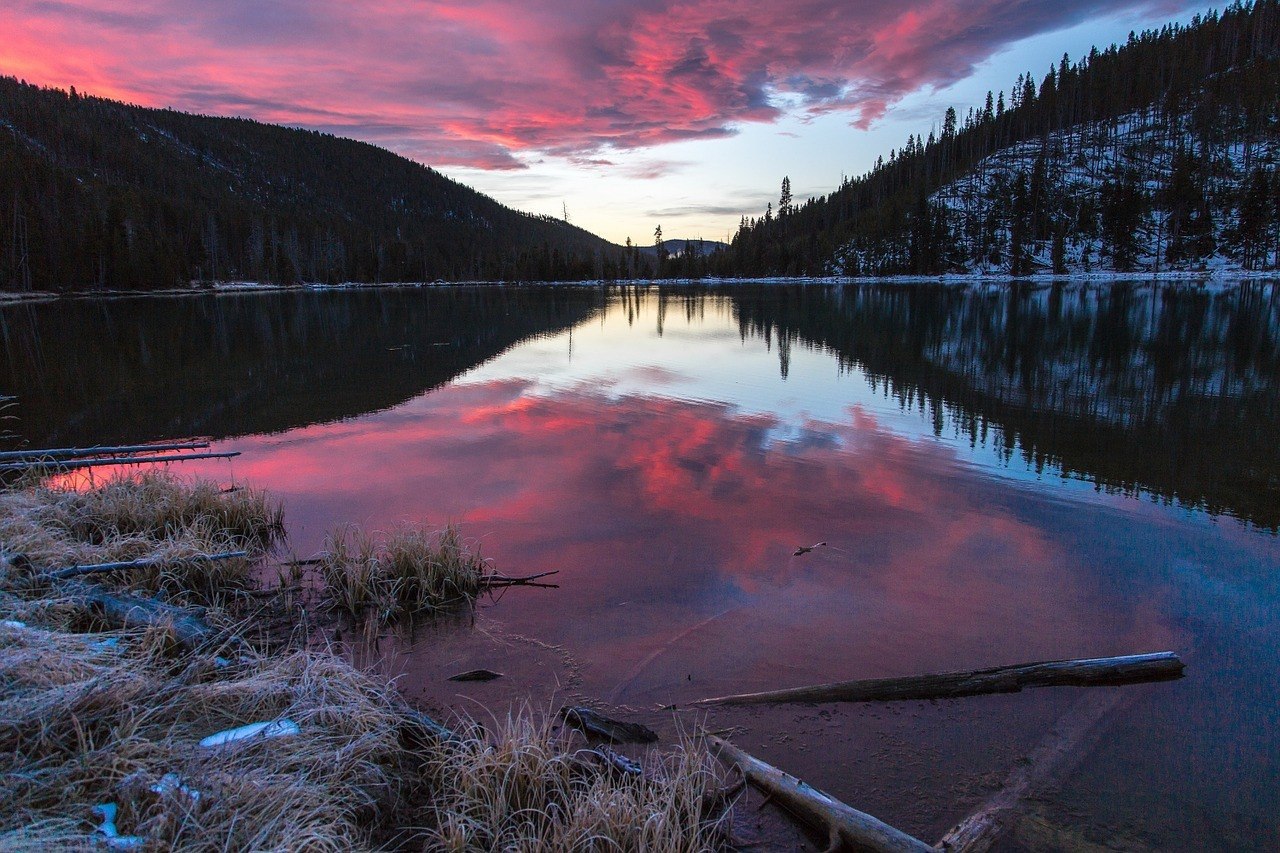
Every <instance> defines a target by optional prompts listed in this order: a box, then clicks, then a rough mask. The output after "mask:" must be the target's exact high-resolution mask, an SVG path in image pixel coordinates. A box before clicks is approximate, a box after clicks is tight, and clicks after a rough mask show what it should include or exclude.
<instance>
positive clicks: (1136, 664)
mask: <svg viewBox="0 0 1280 853" xmlns="http://www.w3.org/2000/svg"><path fill="white" fill-rule="evenodd" d="M1185 667H1186V664H1184V663H1183V662H1182V660H1181V659H1180V658H1179V657H1178V656H1177V655H1176V654H1174V653H1173V652H1155V653H1152V654H1142V655H1124V656H1122V657H1110V658H1084V659H1079V660H1057V661H1042V662H1039V663H1023V664H1016V665H1014V666H1000V667H995V668H993V669H977V670H965V671H961V672H942V673H934V674H931V675H911V676H906V677H902V678H868V679H860V680H857V681H838V682H835V683H833V684H818V685H814V686H811V687H792V688H789V689H786V690H768V691H765V692H762V693H737V694H734V695H731V696H718V697H716V698H714V699H701V700H699V701H697V702H695V703H693V704H695V705H761V704H768V703H775V702H894V701H900V700H906V699H950V698H956V697H960V696H980V695H983V694H987V693H1018V692H1020V691H1021V690H1022V689H1023V688H1024V687H1093V686H1098V685H1118V684H1139V683H1142V682H1147V681H1168V680H1171V679H1175V678H1181V677H1182V671H1183V669H1184V668H1185Z"/></svg>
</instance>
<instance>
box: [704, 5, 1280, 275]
mask: <svg viewBox="0 0 1280 853" xmlns="http://www.w3.org/2000/svg"><path fill="white" fill-rule="evenodd" d="M1277 139H1280V7H1278V4H1277V0H1258V2H1255V3H1250V4H1237V5H1234V6H1232V7H1230V8H1229V9H1227V10H1225V11H1223V12H1222V13H1216V12H1214V13H1210V14H1208V15H1207V16H1204V17H1197V18H1196V19H1194V20H1193V22H1192V23H1191V24H1189V25H1187V26H1174V25H1170V26H1166V27H1164V28H1162V29H1160V30H1156V31H1148V32H1144V33H1142V34H1133V35H1131V36H1130V38H1129V41H1128V43H1127V44H1125V45H1123V46H1112V47H1111V48H1109V49H1107V50H1101V51H1100V50H1097V49H1095V50H1093V51H1092V52H1091V53H1090V55H1089V56H1088V57H1085V58H1084V59H1081V60H1080V61H1078V62H1074V63H1073V62H1071V61H1070V58H1069V57H1066V56H1064V57H1063V58H1062V60H1061V61H1060V62H1057V63H1054V65H1053V66H1051V67H1050V68H1049V70H1048V72H1047V73H1045V74H1044V76H1043V78H1040V80H1039V83H1038V84H1037V77H1036V76H1033V75H1031V74H1026V75H1023V76H1021V77H1020V78H1019V79H1018V81H1017V82H1016V84H1015V85H1014V87H1013V89H1012V92H1011V94H1009V95H1005V93H1003V92H1001V93H999V94H994V93H989V94H988V96H987V99H986V104H985V105H984V106H983V107H982V108H981V109H972V110H970V111H969V112H968V114H967V115H965V116H958V115H957V114H956V113H955V111H954V110H948V111H947V114H946V115H945V117H944V118H943V121H942V124H941V127H940V129H939V131H938V132H936V133H935V132H930V133H929V134H928V138H927V139H926V138H922V137H921V136H920V135H918V134H913V135H912V136H911V137H910V138H909V139H908V140H907V143H906V145H904V146H903V148H902V150H900V151H891V152H889V154H888V156H887V157H885V158H881V160H880V161H878V162H877V164H876V166H875V168H874V169H872V170H871V171H870V172H869V173H867V174H866V175H864V176H862V177H860V178H858V179H856V180H851V181H847V182H845V183H844V184H843V185H842V186H841V187H840V188H839V189H837V190H836V191H835V192H833V193H831V194H830V195H829V196H824V197H822V198H818V199H810V200H808V201H807V202H805V203H800V204H796V203H793V202H792V200H791V198H790V192H789V187H788V186H786V185H785V183H784V187H783V192H782V194H781V197H780V199H779V205H778V208H777V209H776V210H774V209H772V206H771V207H770V209H769V210H767V211H765V213H764V216H762V217H760V218H759V219H744V220H743V222H742V227H741V228H740V230H739V232H738V234H737V236H736V238H735V239H734V241H733V245H732V247H731V249H730V250H729V251H728V252H727V253H725V254H723V255H722V256H720V257H719V258H717V259H715V261H714V262H713V263H710V264H707V265H706V270H707V271H708V272H712V273H717V274H721V275H761V274H768V275H786V274H845V275H885V274H930V275H931V274H938V273H945V272H993V273H1012V274H1015V275H1023V274H1031V273H1036V272H1060V273H1061V272H1069V271H1083V270H1090V271H1093V270H1115V271H1129V270H1167V269H1190V270H1194V269H1205V268H1215V267H1230V268H1236V269H1243V270H1261V269H1275V268H1276V267H1277V265H1278V264H1280V171H1278V163H1280V147H1278V145H1277Z"/></svg>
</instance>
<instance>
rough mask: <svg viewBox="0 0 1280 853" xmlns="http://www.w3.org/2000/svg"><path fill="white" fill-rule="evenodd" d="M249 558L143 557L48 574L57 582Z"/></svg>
mask: <svg viewBox="0 0 1280 853" xmlns="http://www.w3.org/2000/svg"><path fill="white" fill-rule="evenodd" d="M248 556H249V552H248V551H225V552H223V553H221V554H194V555H192V556H190V557H143V558H142V559H140V560H123V561H121V562H119V563H89V564H86V565H82V566H67V567H66V568H63V569H54V570H53V571H51V572H49V573H48V577H51V578H53V579H55V580H66V579H67V578H78V577H80V576H82V575H96V574H102V573H104V572H115V571H119V570H121V569H145V568H147V567H148V566H167V565H175V564H181V563H203V562H216V561H218V560H240V559H244V558H246V557H248Z"/></svg>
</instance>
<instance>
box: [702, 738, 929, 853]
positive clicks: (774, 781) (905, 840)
mask: <svg viewBox="0 0 1280 853" xmlns="http://www.w3.org/2000/svg"><path fill="white" fill-rule="evenodd" d="M707 743H708V745H709V746H710V747H711V749H712V751H713V752H715V754H716V755H718V756H719V757H720V758H721V759H722V760H724V761H726V762H727V763H731V764H736V765H737V766H738V767H739V768H741V770H742V774H743V776H745V777H746V779H747V781H748V782H749V783H751V784H752V785H753V786H755V787H756V788H758V789H760V790H761V791H763V792H764V793H766V794H768V795H769V796H770V797H771V798H773V800H775V801H776V802H777V803H778V804H779V805H781V806H783V807H784V808H785V809H786V810H787V811H788V812H790V813H791V814H792V815H794V816H795V817H796V818H797V819H798V820H799V821H801V822H802V823H804V824H805V825H807V826H809V827H810V828H812V829H816V830H819V831H823V832H826V833H827V838H828V841H829V842H830V846H829V849H830V850H869V851H874V853H904V851H911V853H922V851H926V850H933V849H934V848H932V847H930V846H929V845H928V844H925V843H924V842H923V841H921V840H920V839H918V838H913V837H912V836H910V835H907V834H906V833H905V832H902V831H900V830H897V829H894V828H893V827H892V826H889V824H887V823H885V822H884V821H881V820H879V819H877V818H874V817H872V816H871V815H869V814H866V813H864V812H860V811H858V810H857V809H855V808H852V807H850V806H847V805H845V804H844V803H842V802H840V801H839V800H837V799H836V798H835V797H832V796H830V795H829V794H824V793H823V792H822V791H819V790H818V789H816V788H814V787H812V786H811V785H808V784H806V783H805V782H802V781H801V780H799V779H797V778H795V777H794V776H790V775H788V774H786V773H783V772H782V771H781V770H779V769H778V768H776V767H774V766H773V765H772V764H766V763H765V762H763V761H761V760H760V759H758V758H756V757H755V756H753V755H750V754H748V753H746V752H743V751H742V750H741V749H738V748H737V747H736V746H734V745H733V744H731V743H729V742H728V741H726V740H722V739H720V738H718V737H715V736H714V735H709V736H708V737H707Z"/></svg>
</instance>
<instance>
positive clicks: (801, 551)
mask: <svg viewBox="0 0 1280 853" xmlns="http://www.w3.org/2000/svg"><path fill="white" fill-rule="evenodd" d="M826 544H827V543H826V542H817V543H815V544H813V545H801V546H800V547H799V548H797V549H795V550H794V551H792V552H791V556H793V557H802V556H804V555H805V554H808V553H809V552H810V551H812V550H813V549H814V548H821V547H822V546H823V545H826Z"/></svg>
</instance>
